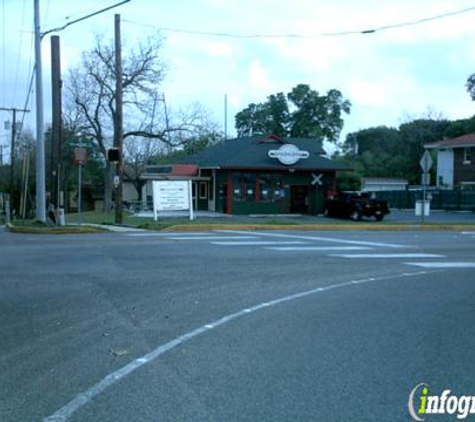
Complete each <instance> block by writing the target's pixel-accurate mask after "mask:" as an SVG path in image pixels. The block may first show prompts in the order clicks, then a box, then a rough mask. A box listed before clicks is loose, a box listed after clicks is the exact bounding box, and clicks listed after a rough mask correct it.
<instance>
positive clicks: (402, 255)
mask: <svg viewBox="0 0 475 422" xmlns="http://www.w3.org/2000/svg"><path fill="white" fill-rule="evenodd" d="M330 256H335V257H338V258H350V259H351V258H352V259H370V258H379V259H386V258H388V259H390V258H445V255H437V254H430V253H374V254H334V255H330Z"/></svg>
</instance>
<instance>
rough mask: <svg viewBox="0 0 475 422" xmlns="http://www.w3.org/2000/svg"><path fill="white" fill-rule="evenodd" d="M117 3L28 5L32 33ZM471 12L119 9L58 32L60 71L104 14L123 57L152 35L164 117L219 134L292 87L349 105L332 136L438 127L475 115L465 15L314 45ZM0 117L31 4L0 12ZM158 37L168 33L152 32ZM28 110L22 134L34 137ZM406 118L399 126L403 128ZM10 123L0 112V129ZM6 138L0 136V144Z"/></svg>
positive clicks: (278, 4) (221, 1)
mask: <svg viewBox="0 0 475 422" xmlns="http://www.w3.org/2000/svg"><path fill="white" fill-rule="evenodd" d="M114 3H117V1H115V0H107V1H103V0H100V1H98V0H81V1H76V0H40V5H41V26H42V30H43V31H45V30H49V29H51V28H55V27H58V26H62V25H64V24H66V23H67V22H68V19H69V21H70V20H74V19H77V18H79V17H82V16H84V15H86V14H88V13H92V12H95V11H97V10H99V9H101V8H104V7H107V6H109V5H112V4H114ZM472 7H473V8H475V0H472V1H469V0H446V1H435V0H417V1H415V0H358V1H356V0H354V1H352V0H331V1H330V0H293V1H284V0H281V1H279V0H272V1H270V0H169V1H165V0H131V1H130V3H127V4H125V5H123V6H121V7H119V8H117V9H114V10H112V11H109V12H106V13H104V14H102V15H100V16H95V17H93V18H90V19H88V20H86V21H84V22H81V23H77V24H75V25H72V26H70V27H68V28H67V29H66V30H64V31H62V32H59V33H58V35H60V37H61V52H62V70H63V75H65V74H66V73H67V69H68V68H69V67H71V66H75V65H77V64H78V61H79V57H80V53H81V52H82V51H85V50H88V49H90V48H91V47H92V46H93V40H94V35H95V34H105V35H106V36H107V37H110V38H112V37H113V33H114V13H120V14H121V17H122V37H123V41H124V42H125V43H126V44H129V45H132V44H133V43H134V42H135V41H136V40H137V39H139V38H140V37H144V36H146V35H148V34H153V33H156V31H157V30H158V29H162V31H161V33H162V34H163V36H164V38H165V40H164V48H163V59H164V61H165V62H166V64H167V68H168V71H167V77H166V79H165V81H164V83H163V84H162V86H160V87H159V91H160V92H164V93H165V95H166V98H167V103H168V105H169V107H171V108H172V109H175V110H176V109H178V108H179V107H181V106H185V105H186V104H189V103H193V102H195V101H199V102H200V103H202V104H203V105H204V106H205V107H206V108H208V109H209V110H210V111H211V112H212V114H213V118H214V120H216V121H217V122H218V123H220V124H221V125H222V126H224V95H225V94H227V95H228V128H229V131H230V132H231V133H233V131H234V116H235V114H236V113H237V112H238V111H240V110H241V109H243V108H244V107H246V106H247V105H248V104H249V103H251V102H262V101H265V99H266V97H267V96H268V95H270V94H273V93H277V92H284V93H287V92H289V91H290V90H291V88H292V87H294V86H295V85H297V84H299V83H306V84H309V85H310V86H311V87H312V88H313V89H315V90H317V91H319V92H320V93H322V94H324V93H325V92H326V91H327V90H329V89H332V88H336V89H339V90H340V91H341V92H342V93H343V96H344V97H345V98H347V99H349V100H350V101H351V103H352V111H351V115H350V116H346V117H345V127H344V131H343V133H342V136H345V135H346V134H347V133H348V132H353V131H356V130H359V129H364V128H367V127H372V126H378V125H388V126H398V125H399V124H401V123H402V122H404V121H407V120H408V119H409V118H410V117H421V116H424V115H426V114H427V112H428V110H429V109H431V110H433V111H434V112H435V113H437V114H440V113H441V114H442V115H443V116H444V117H447V118H450V119H456V118H466V117H470V116H472V115H473V114H475V103H473V102H471V101H470V98H469V96H468V94H467V93H466V91H465V86H464V85H465V81H466V79H467V77H468V76H469V75H470V74H471V73H473V72H475V25H474V22H475V10H472V11H466V12H465V13H461V14H456V15H453V16H448V17H445V18H442V19H438V20H432V21H428V22H425V23H421V24H418V25H409V26H401V27H399V28H394V29H387V30H380V31H376V32H375V33H370V34H349V35H326V36H325V35H321V34H328V33H341V32H352V31H356V32H358V31H363V30H371V29H375V28H380V27H385V26H388V25H394V24H400V23H406V22H412V21H416V20H419V19H424V18H431V17H434V16H438V15H442V14H446V13H451V12H456V11H460V10H463V9H468V8H472ZM0 13H1V16H2V18H1V19H0V25H1V28H2V31H1V35H0V36H1V38H2V39H1V57H0V60H1V63H2V64H1V66H0V107H17V108H23V107H24V105H25V100H26V98H27V91H28V89H27V88H28V84H29V78H30V75H31V71H32V66H33V55H34V52H33V36H32V28H33V0H0ZM164 28H168V29H164ZM169 29H176V30H187V31H203V32H211V33H222V34H223V33H225V34H230V35H252V34H264V35H266V34H277V35H279V34H281V35H285V34H297V35H301V36H308V38H296V37H276V38H241V37H227V36H212V35H198V34H189V33H185V32H179V31H178V32H176V31H170V30H169ZM49 44H50V39H49V36H47V37H46V38H45V39H44V40H43V76H44V93H45V95H44V102H45V119H46V123H47V124H48V123H49V122H50V120H51V112H50V108H51V106H50V104H51V100H50V97H51V93H50V65H49V61H50V50H49ZM33 99H34V98H33V97H32V99H31V100H30V102H29V103H28V105H27V107H28V108H30V109H31V110H32V113H30V115H29V116H27V118H26V120H25V122H26V126H27V127H30V128H31V129H33V130H34V127H35V115H34V101H33ZM408 116H410V117H408ZM9 119H11V115H10V114H9V113H6V112H0V122H3V121H5V120H9ZM9 136H10V135H9V132H7V131H5V130H4V125H3V123H2V124H0V143H1V144H7V143H8V139H9Z"/></svg>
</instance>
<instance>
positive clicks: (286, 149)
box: [267, 144, 310, 166]
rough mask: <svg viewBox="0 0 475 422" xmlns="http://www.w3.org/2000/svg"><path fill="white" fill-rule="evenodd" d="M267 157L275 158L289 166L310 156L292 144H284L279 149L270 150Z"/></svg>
mask: <svg viewBox="0 0 475 422" xmlns="http://www.w3.org/2000/svg"><path fill="white" fill-rule="evenodd" d="M267 155H268V156H269V157H270V158H277V160H279V161H280V162H281V163H282V164H284V165H286V166H291V165H292V164H295V163H297V162H299V161H300V160H301V159H305V158H308V157H309V156H310V154H309V152H308V151H302V150H300V149H298V147H296V146H295V145H292V144H284V145H282V146H281V147H280V148H279V149H271V150H270V151H269V152H268V153H267Z"/></svg>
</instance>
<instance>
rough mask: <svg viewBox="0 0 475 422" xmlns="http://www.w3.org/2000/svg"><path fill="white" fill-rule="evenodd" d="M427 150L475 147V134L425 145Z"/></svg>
mask: <svg viewBox="0 0 475 422" xmlns="http://www.w3.org/2000/svg"><path fill="white" fill-rule="evenodd" d="M424 147H425V148H427V149H444V148H467V147H475V134H474V133H469V134H468V135H463V136H459V137H457V138H452V139H445V140H443V141H437V142H433V143H430V144H426V145H424Z"/></svg>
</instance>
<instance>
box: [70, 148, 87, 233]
mask: <svg viewBox="0 0 475 422" xmlns="http://www.w3.org/2000/svg"><path fill="white" fill-rule="evenodd" d="M73 162H74V164H76V165H77V166H79V170H78V226H80V225H81V205H82V204H81V203H82V166H83V165H84V164H86V163H87V149H86V148H85V147H77V148H74V157H73Z"/></svg>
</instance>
